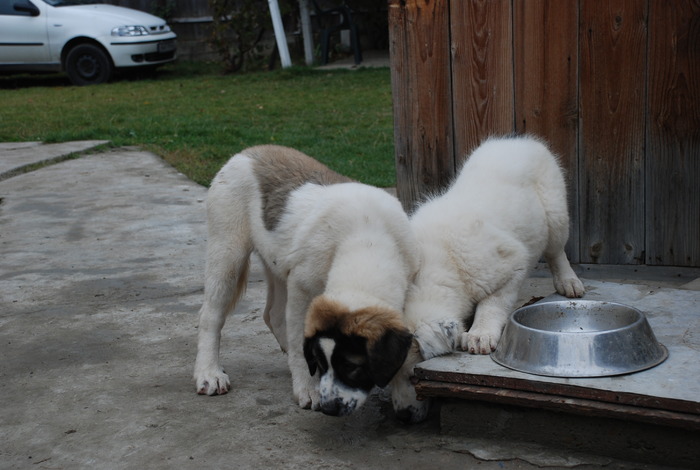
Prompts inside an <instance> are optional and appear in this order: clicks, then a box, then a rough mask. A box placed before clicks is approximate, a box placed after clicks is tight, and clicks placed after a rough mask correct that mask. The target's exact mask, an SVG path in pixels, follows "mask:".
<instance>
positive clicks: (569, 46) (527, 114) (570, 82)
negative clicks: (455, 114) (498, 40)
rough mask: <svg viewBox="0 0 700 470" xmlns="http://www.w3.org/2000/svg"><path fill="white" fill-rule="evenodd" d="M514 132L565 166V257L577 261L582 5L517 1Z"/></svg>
mask: <svg viewBox="0 0 700 470" xmlns="http://www.w3.org/2000/svg"><path fill="white" fill-rule="evenodd" d="M513 26H514V29H515V31H514V34H513V35H514V38H513V44H514V49H515V51H514V60H515V130H516V132H518V133H528V134H533V135H536V136H539V137H542V138H544V139H545V140H546V142H547V143H548V144H549V146H550V148H551V149H552V151H553V152H554V153H556V154H557V155H558V156H559V161H560V163H561V165H562V167H563V168H564V171H565V174H566V179H567V189H568V197H569V217H570V220H571V223H570V230H569V242H568V244H567V250H566V252H567V255H568V256H569V260H570V261H571V262H574V263H578V262H579V259H580V257H579V223H578V220H579V212H578V179H577V174H578V124H579V122H578V117H579V112H578V111H579V109H578V2H571V1H564V2H562V1H560V0H516V1H515V12H514V20H513Z"/></svg>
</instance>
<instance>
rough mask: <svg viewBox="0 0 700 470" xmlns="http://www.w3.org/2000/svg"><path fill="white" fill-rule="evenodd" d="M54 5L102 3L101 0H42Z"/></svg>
mask: <svg viewBox="0 0 700 470" xmlns="http://www.w3.org/2000/svg"><path fill="white" fill-rule="evenodd" d="M44 2H45V3H48V4H49V5H51V6H54V7H72V6H75V5H93V4H95V3H103V2H102V1H101V0H44Z"/></svg>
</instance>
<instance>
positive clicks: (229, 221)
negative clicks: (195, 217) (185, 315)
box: [194, 198, 252, 395]
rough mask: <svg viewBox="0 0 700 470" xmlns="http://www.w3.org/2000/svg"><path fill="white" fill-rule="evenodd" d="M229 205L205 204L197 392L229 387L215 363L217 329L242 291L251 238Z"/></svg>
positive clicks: (243, 289)
mask: <svg viewBox="0 0 700 470" xmlns="http://www.w3.org/2000/svg"><path fill="white" fill-rule="evenodd" d="M210 199H211V198H210ZM229 208H230V205H226V204H219V205H214V204H211V205H210V206H209V207H208V229H209V239H208V242H207V261H206V268H205V281H204V303H203V305H202V308H201V309H200V311H199V338H198V342H197V359H196V361H195V366H194V380H195V382H196V387H197V393H199V394H200V395H216V394H219V395H221V394H224V393H226V392H228V391H229V389H230V388H231V382H230V380H229V377H228V375H226V373H225V372H224V369H223V368H222V367H221V364H220V363H219V345H220V341H221V329H222V328H223V326H224V323H225V321H226V316H227V315H228V313H229V312H231V310H233V308H234V307H235V305H236V302H237V301H238V299H239V298H240V296H241V294H242V293H243V292H244V291H245V287H246V282H247V278H248V266H249V262H250V254H251V252H252V241H251V240H250V235H249V233H250V232H249V226H248V223H247V222H246V221H245V220H244V217H242V214H235V213H232V211H230V210H229Z"/></svg>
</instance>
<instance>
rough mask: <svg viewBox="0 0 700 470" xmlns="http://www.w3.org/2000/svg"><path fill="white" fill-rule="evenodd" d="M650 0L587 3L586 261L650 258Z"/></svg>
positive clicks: (583, 140)
mask: <svg viewBox="0 0 700 470" xmlns="http://www.w3.org/2000/svg"><path fill="white" fill-rule="evenodd" d="M646 20H647V7H646V2H640V1H638V0H609V1H607V2H605V3H604V4H602V3H601V2H596V1H587V0H582V1H581V20H580V30H579V37H580V38H581V78H580V80H581V82H580V87H581V89H580V90H581V91H580V95H581V134H580V137H581V144H580V146H579V152H580V162H581V164H580V168H579V169H580V171H581V174H580V175H579V178H580V179H579V185H580V186H579V187H580V190H581V195H580V196H581V197H580V204H581V225H582V227H584V230H583V231H582V234H581V262H583V263H601V264H641V263H643V262H644V258H643V256H644V121H645V119H644V113H645V109H646V93H645V91H646V80H645V78H646V58H647V56H646V44H647V29H646Z"/></svg>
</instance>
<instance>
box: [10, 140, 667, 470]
mask: <svg viewBox="0 0 700 470" xmlns="http://www.w3.org/2000/svg"><path fill="white" fill-rule="evenodd" d="M102 143H103V142H76V143H68V144H53V145H41V144H38V143H26V144H7V143H5V144H0V175H3V176H2V177H1V178H0V306H1V308H0V358H1V360H0V403H1V405H0V406H1V407H0V410H1V411H0V414H1V416H0V468H2V469H7V468H35V469H40V468H65V469H68V468H71V469H79V468H110V469H120V468H124V469H127V468H128V469H131V468H147V469H161V468H162V469H170V468H185V469H186V468H197V469H201V468H225V467H227V468H292V469H295V468H299V469H320V468H356V469H382V470H386V469H392V468H406V467H410V468H441V469H465V468H480V469H486V470H491V469H534V468H539V465H545V466H554V467H557V468H565V467H572V466H576V465H579V466H578V467H577V468H583V469H587V468H591V469H592V468H601V466H603V465H607V466H606V468H654V467H651V466H643V465H642V466H640V465H639V464H635V465H628V464H624V463H619V462H611V461H610V459H602V458H597V457H590V456H585V455H571V454H570V453H563V452H560V453H557V452H552V451H545V450H543V449H542V448H538V447H533V446H522V445H514V444H511V443H507V442H492V441H487V440H479V439H464V438H459V439H457V438H453V437H450V436H444V435H441V434H440V429H439V421H438V419H436V417H433V418H431V419H430V420H428V421H427V422H426V423H423V424H421V425H417V426H403V425H401V424H399V423H398V422H397V421H396V420H395V419H394V418H393V416H392V411H391V404H390V402H389V401H388V399H387V397H386V395H385V394H384V393H377V394H375V395H374V396H373V397H372V398H371V399H370V401H369V403H368V404H367V405H366V406H365V407H364V408H363V409H362V410H361V411H360V412H358V413H356V414H355V415H353V416H350V417H346V418H333V417H328V416H325V415H322V414H321V413H315V412H311V411H306V410H301V409H299V408H298V407H297V406H296V405H295V404H294V403H293V401H292V397H291V382H290V375H289V372H288V369H287V365H286V358H285V356H284V355H283V354H282V353H281V352H280V351H279V348H278V346H277V344H276V342H275V340H274V338H273V336H272V334H270V333H269V332H268V330H267V328H266V327H265V325H264V323H263V321H262V318H261V317H262V307H263V305H264V300H265V284H264V280H263V277H262V273H261V267H260V265H259V263H257V262H255V263H254V264H253V269H252V272H251V277H250V281H249V284H248V291H247V294H246V296H245V298H244V300H243V301H242V302H241V304H240V306H239V307H238V308H237V310H236V312H235V313H234V314H233V315H232V316H231V318H230V319H229V321H228V323H227V325H226V328H225V330H224V337H223V341H222V351H223V362H224V364H225V365H226V367H227V370H228V372H229V373H230V375H231V377H232V381H233V390H232V391H231V392H230V393H229V394H228V395H225V396H220V397H204V396H198V395H196V394H195V392H194V385H193V383H192V380H191V373H192V366H193V362H194V356H195V350H196V332H197V330H196V325H197V311H198V309H199V305H200V302H201V298H202V271H203V262H204V248H205V242H206V240H205V233H206V227H205V216H204V204H203V202H204V199H205V193H206V191H205V189H204V188H203V187H201V186H199V185H197V184H195V183H193V182H191V181H190V180H188V179H187V178H186V177H184V176H183V175H181V174H179V173H178V172H177V171H176V170H174V169H173V168H172V167H170V166H169V165H167V164H166V163H164V162H163V161H162V160H161V159H160V158H159V157H157V156H156V155H153V154H151V153H148V152H144V151H141V150H139V149H115V150H102V151H100V152H89V151H87V150H89V149H90V148H92V147H94V146H95V145H99V144H102ZM86 151H87V152H86ZM73 152H83V155H82V156H81V157H80V158H72V159H65V160H64V158H66V156H67V155H70V154H72V153H73ZM48 160H52V161H59V163H56V164H53V165H49V166H43V167H41V168H40V169H37V170H35V171H29V172H24V171H26V170H27V169H29V168H32V167H28V166H27V165H30V164H35V163H37V162H41V161H48ZM548 283H549V280H546V282H545V283H538V281H537V280H536V279H535V280H534V281H533V284H532V285H531V287H532V288H533V289H534V288H535V287H537V288H539V289H542V290H551V284H550V285H549V287H546V285H547V284H548ZM538 286H539V287H538ZM533 295H534V294H533ZM464 425H465V426H469V423H464ZM477 465H478V467H477Z"/></svg>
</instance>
